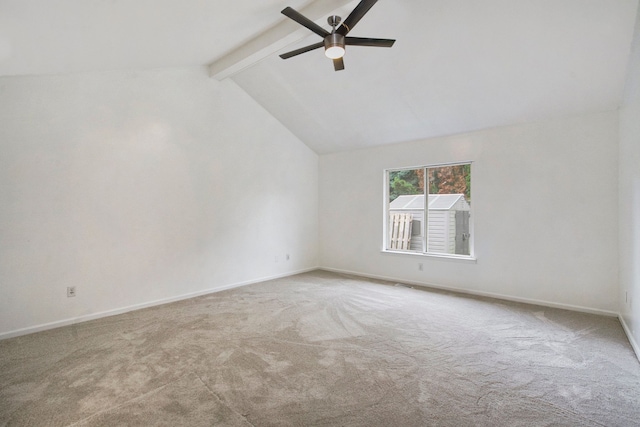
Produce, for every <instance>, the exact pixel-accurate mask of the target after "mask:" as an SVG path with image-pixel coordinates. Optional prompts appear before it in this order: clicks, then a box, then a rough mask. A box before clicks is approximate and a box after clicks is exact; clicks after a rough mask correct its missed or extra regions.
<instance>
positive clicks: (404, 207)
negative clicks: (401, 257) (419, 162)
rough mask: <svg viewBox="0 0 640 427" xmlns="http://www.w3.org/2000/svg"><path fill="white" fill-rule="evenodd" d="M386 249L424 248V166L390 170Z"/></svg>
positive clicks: (407, 249) (419, 249)
mask: <svg viewBox="0 0 640 427" xmlns="http://www.w3.org/2000/svg"><path fill="white" fill-rule="evenodd" d="M388 184H389V207H388V208H389V209H388V211H389V226H388V231H389V233H388V234H389V238H388V242H387V245H388V247H387V249H391V250H401V251H422V241H423V237H422V236H423V231H422V224H424V169H422V168H420V169H409V170H400V171H389V182H388Z"/></svg>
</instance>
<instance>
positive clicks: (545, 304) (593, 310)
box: [320, 267, 619, 317]
mask: <svg viewBox="0 0 640 427" xmlns="http://www.w3.org/2000/svg"><path fill="white" fill-rule="evenodd" d="M320 270H325V271H332V272H334V273H341V274H351V275H353V276H360V277H367V278H370V279H378V280H386V281H390V282H399V283H406V284H409V285H414V286H420V287H423V288H432V289H440V290H443V291H451V292H457V293H461V294H468V295H476V296H480V297H489V298H495V299H500V300H505V301H512V302H521V303H524V304H533V305H540V306H543V307H552V308H561V309H565V310H571V311H579V312H582V313H591V314H599V315H601V316H608V317H618V316H619V314H618V313H616V312H614V311H608V310H601V309H598V308H590V307H581V306H578V305H571V304H562V303H555V302H551V301H543V300H536V299H531V298H520V297H514V296H511V295H503V294H497V293H493V292H482V291H474V290H469V289H464V288H457V287H454V286H443V285H437V284H434V283H428V282H414V281H410V280H404V279H398V278H397V277H387V276H379V275H376V274H368V273H362V272H358V271H349V270H340V269H337V268H327V267H320Z"/></svg>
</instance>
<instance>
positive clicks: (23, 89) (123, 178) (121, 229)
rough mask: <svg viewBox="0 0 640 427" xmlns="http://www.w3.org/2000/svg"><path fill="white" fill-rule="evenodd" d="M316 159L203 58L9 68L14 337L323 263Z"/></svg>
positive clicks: (1, 118) (6, 245)
mask: <svg viewBox="0 0 640 427" xmlns="http://www.w3.org/2000/svg"><path fill="white" fill-rule="evenodd" d="M317 168H318V158H317V156H316V154H314V153H313V152H312V151H311V150H309V149H308V148H307V147H306V146H305V145H303V144H302V143H301V142H300V141H299V140H298V139H297V138H296V137H294V136H293V135H292V134H291V133H290V132H289V131H287V130H286V129H285V128H284V127H283V126H282V125H281V124H280V123H279V122H277V121H276V120H275V119H274V118H273V117H272V116H270V115H269V114H268V113H266V112H265V111H264V110H263V109H262V108H261V107H259V106H258V105H257V104H256V103H255V102H254V101H253V100H252V99H251V98H250V97H249V96H248V95H246V94H245V93H244V92H243V91H242V90H241V89H240V88H238V87H237V86H236V85H235V84H234V83H233V82H231V81H225V82H222V83H221V82H218V81H216V80H215V79H211V78H209V77H208V76H207V70H206V69H205V68H204V67H203V68H199V67H198V68H189V69H176V70H163V71H145V72H111V73H95V74H81V75H66V76H48V77H4V78H0V201H1V203H0V338H1V337H3V336H4V337H6V336H11V335H15V334H16V331H18V332H19V330H23V329H24V328H27V330H33V329H34V327H38V326H41V325H44V324H49V323H51V322H62V323H64V321H65V320H67V319H73V318H78V317H83V316H84V317H85V318H86V317H91V316H92V315H95V314H96V313H100V312H105V311H110V310H118V309H122V308H125V307H130V306H135V305H137V304H145V303H149V302H152V301H157V300H163V299H171V298H175V297H178V296H181V295H186V294H190V293H197V292H202V291H205V290H210V289H215V288H221V287H225V286H229V285H233V284H238V283H243V282H247V281H253V280H258V279H261V278H265V277H272V276H278V275H286V274H288V273H291V272H294V271H299V270H304V269H309V268H313V267H315V266H316V265H317V246H318V245H317V230H318V225H317V221H318V218H317V215H318V201H317V185H318V182H317ZM286 253H289V254H291V260H290V261H286V260H285V254H286ZM276 256H277V257H278V258H279V260H278V261H279V262H277V263H276V262H275V257H276ZM67 286H76V287H77V296H76V297H75V298H67V297H66V287H67ZM36 329H37V328H36ZM23 332H24V330H23Z"/></svg>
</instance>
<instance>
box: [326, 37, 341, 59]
mask: <svg viewBox="0 0 640 427" xmlns="http://www.w3.org/2000/svg"><path fill="white" fill-rule="evenodd" d="M344 46H345V42H344V36H343V35H342V34H338V33H331V34H329V35H328V36H326V37H325V38H324V50H325V52H326V53H327V56H329V52H330V51H331V50H333V49H338V50H341V51H342V54H344ZM329 57H330V58H331V57H332V56H329ZM337 57H342V55H340V56H337Z"/></svg>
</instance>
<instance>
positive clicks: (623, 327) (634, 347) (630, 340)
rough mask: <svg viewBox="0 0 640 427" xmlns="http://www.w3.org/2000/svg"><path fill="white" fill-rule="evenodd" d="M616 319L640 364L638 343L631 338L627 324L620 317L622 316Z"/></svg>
mask: <svg viewBox="0 0 640 427" xmlns="http://www.w3.org/2000/svg"><path fill="white" fill-rule="evenodd" d="M618 319H619V320H620V324H621V325H622V329H624V333H625V334H627V338H628V339H629V344H631V348H633V351H634V352H635V353H636V357H637V358H638V361H639V362H640V346H638V343H637V342H636V340H635V338H633V334H632V333H631V329H629V325H627V322H625V320H624V317H622V315H619V316H618Z"/></svg>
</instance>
